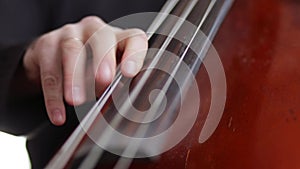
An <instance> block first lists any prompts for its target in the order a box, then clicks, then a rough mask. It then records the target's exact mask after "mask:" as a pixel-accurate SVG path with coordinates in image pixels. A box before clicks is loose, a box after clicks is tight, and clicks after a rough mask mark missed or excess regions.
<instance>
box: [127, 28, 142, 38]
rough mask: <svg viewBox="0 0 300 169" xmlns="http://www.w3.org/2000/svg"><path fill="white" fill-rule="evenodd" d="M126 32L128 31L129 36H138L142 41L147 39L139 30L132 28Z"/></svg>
mask: <svg viewBox="0 0 300 169" xmlns="http://www.w3.org/2000/svg"><path fill="white" fill-rule="evenodd" d="M128 31H129V34H130V35H131V36H139V37H142V38H144V39H147V35H146V33H145V32H144V31H143V30H141V29H138V28H132V29H129V30H128Z"/></svg>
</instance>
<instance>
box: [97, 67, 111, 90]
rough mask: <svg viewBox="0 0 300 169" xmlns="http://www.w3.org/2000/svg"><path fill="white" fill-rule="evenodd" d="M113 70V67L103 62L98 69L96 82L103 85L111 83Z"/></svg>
mask: <svg viewBox="0 0 300 169" xmlns="http://www.w3.org/2000/svg"><path fill="white" fill-rule="evenodd" d="M113 72H114V71H113V69H112V68H111V66H110V65H109V64H108V63H106V62H103V63H101V65H100V67H99V69H98V71H97V72H96V83H98V84H99V85H103V86H107V85H109V84H110V83H111V82H112V80H113V77H114V73H113Z"/></svg>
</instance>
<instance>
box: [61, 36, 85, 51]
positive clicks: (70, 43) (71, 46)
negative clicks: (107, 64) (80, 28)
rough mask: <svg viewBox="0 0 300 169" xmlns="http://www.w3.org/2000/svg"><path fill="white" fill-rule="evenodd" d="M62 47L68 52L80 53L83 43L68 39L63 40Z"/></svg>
mask: <svg viewBox="0 0 300 169" xmlns="http://www.w3.org/2000/svg"><path fill="white" fill-rule="evenodd" d="M61 47H62V48H63V49H66V50H74V51H80V50H81V48H82V47H83V43H82V42H81V41H80V40H78V39H74V38H68V39H64V40H62V42H61Z"/></svg>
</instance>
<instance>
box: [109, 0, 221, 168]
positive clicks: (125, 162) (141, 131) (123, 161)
mask: <svg viewBox="0 0 300 169" xmlns="http://www.w3.org/2000/svg"><path fill="white" fill-rule="evenodd" d="M215 4H216V0H212V1H211V2H210V4H209V6H208V8H207V10H206V12H205V14H204V16H203V18H202V20H201V22H200V24H199V25H198V27H197V29H196V31H195V32H194V34H193V36H192V38H191V40H190V42H189V44H188V46H187V47H186V49H185V51H184V52H183V54H181V57H180V60H179V61H178V63H177V65H176V67H175V69H174V70H173V71H172V74H171V76H170V77H169V78H168V80H167V82H166V83H165V84H164V86H163V89H162V91H163V92H166V91H167V90H168V88H169V87H170V85H171V82H172V80H173V77H174V76H175V74H176V73H177V72H178V69H179V66H180V65H181V63H182V62H183V59H184V58H185V56H186V53H187V51H188V49H189V48H190V46H191V44H192V42H193V41H194V39H195V37H196V35H197V34H198V32H199V30H200V28H201V27H202V25H203V23H204V21H205V20H206V19H207V17H208V14H209V13H210V12H211V11H212V9H213V7H214V6H215ZM187 79H188V78H187ZM158 98H159V99H156V100H155V101H157V102H158V103H161V102H162V99H163V97H162V96H160V97H158ZM154 105H155V104H154ZM153 112H156V111H155V110H154V111H153ZM154 115H155V113H148V114H147V115H146V117H145V118H149V117H148V116H154ZM147 130H148V128H143V127H142V126H141V127H139V128H138V130H137V132H136V133H135V137H139V138H143V137H144V136H145V134H146V132H147ZM141 141H142V140H139V139H137V140H136V141H135V142H133V141H132V142H131V143H130V144H129V146H127V147H126V149H125V150H124V152H123V154H122V155H121V157H122V156H123V157H124V156H126V155H127V154H132V153H134V154H136V153H137V151H138V149H139V146H140V143H141ZM132 160H133V159H132V158H120V160H118V162H117V164H116V165H115V167H114V169H127V168H128V167H129V165H130V164H131V162H132Z"/></svg>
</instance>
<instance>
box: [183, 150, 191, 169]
mask: <svg viewBox="0 0 300 169" xmlns="http://www.w3.org/2000/svg"><path fill="white" fill-rule="evenodd" d="M190 152H191V149H189V150H188V151H187V153H186V158H185V164H184V168H185V169H186V168H187V163H188V159H189V157H190Z"/></svg>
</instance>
